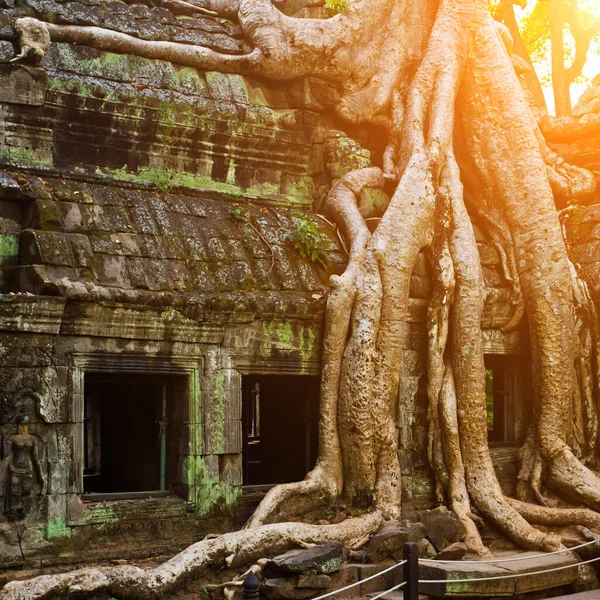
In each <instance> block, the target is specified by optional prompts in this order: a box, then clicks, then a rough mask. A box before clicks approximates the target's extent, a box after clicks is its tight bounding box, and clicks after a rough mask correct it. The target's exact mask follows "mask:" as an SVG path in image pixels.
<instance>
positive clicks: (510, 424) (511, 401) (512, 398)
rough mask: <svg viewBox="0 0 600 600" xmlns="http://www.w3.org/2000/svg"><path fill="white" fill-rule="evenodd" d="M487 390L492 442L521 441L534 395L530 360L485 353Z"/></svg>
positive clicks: (489, 437) (489, 434)
mask: <svg viewBox="0 0 600 600" xmlns="http://www.w3.org/2000/svg"><path fill="white" fill-rule="evenodd" d="M485 392H486V409H487V426H488V442H489V444H490V445H506V444H518V443H520V442H521V441H522V438H523V435H524V430H525V426H526V423H527V420H528V415H529V413H530V407H531V397H532V394H531V383H530V377H529V373H528V362H527V361H524V359H523V357H518V356H512V355H501V354H490V355H486V356H485Z"/></svg>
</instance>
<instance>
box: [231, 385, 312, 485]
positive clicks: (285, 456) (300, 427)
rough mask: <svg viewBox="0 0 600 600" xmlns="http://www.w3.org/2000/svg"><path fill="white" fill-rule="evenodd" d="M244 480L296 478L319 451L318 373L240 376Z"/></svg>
mask: <svg viewBox="0 0 600 600" xmlns="http://www.w3.org/2000/svg"><path fill="white" fill-rule="evenodd" d="M242 387H243V419H242V421H243V431H244V457H243V458H244V462H243V464H244V485H261V484H274V483H288V482H290V481H300V480H301V479H303V478H304V476H305V475H306V474H307V473H308V472H309V471H310V470H311V469H312V468H313V466H314V465H315V462H316V460H317V452H318V433H319V432H318V422H319V378H318V377H307V376H279V375H249V376H247V377H244V378H243V386H242Z"/></svg>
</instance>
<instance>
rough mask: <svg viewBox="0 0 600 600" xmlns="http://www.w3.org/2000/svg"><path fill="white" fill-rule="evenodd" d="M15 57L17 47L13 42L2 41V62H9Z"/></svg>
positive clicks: (0, 45)
mask: <svg viewBox="0 0 600 600" xmlns="http://www.w3.org/2000/svg"><path fill="white" fill-rule="evenodd" d="M14 57H15V48H14V46H13V45H12V43H11V42H9V41H6V40H3V41H0V63H4V62H8V61H9V60H11V59H13V58H14Z"/></svg>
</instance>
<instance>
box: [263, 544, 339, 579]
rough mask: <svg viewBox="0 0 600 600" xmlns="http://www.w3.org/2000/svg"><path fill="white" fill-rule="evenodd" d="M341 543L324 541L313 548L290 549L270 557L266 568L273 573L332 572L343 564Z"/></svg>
mask: <svg viewBox="0 0 600 600" xmlns="http://www.w3.org/2000/svg"><path fill="white" fill-rule="evenodd" d="M342 551H343V548H342V545H341V544H340V543H339V542H334V541H330V542H325V543H324V544H320V545H318V546H314V547H313V548H305V549H299V550H290V551H289V552H286V553H285V554H281V555H279V556H276V557H275V558H272V559H271V560H269V562H268V569H269V570H270V571H271V572H273V573H287V574H295V573H303V572H305V571H312V572H314V573H326V574H327V573H333V572H335V571H339V570H340V568H341V567H342V564H343V556H342Z"/></svg>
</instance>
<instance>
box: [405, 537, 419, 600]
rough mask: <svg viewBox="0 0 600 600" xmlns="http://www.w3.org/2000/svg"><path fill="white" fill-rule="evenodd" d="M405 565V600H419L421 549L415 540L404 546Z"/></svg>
mask: <svg viewBox="0 0 600 600" xmlns="http://www.w3.org/2000/svg"><path fill="white" fill-rule="evenodd" d="M402 555H403V557H404V560H405V561H406V564H405V565H404V581H406V585H405V586H404V589H403V592H404V600H418V598H419V549H418V547H417V544H416V543H415V542H406V544H404V547H403V548H402Z"/></svg>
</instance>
